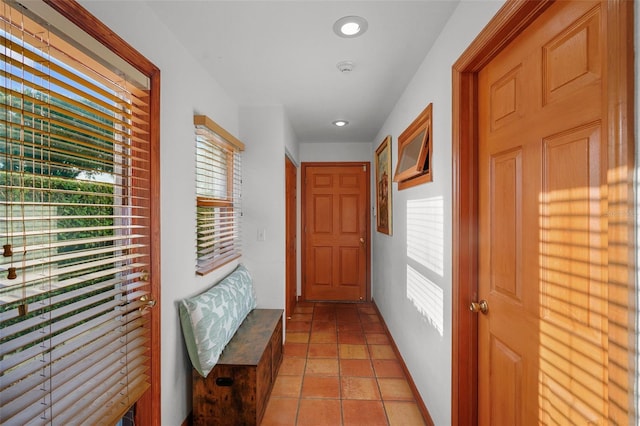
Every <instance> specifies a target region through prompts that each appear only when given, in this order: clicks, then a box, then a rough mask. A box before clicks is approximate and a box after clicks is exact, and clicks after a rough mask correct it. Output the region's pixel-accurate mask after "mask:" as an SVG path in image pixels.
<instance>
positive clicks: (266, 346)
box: [193, 309, 283, 425]
mask: <svg viewBox="0 0 640 426" xmlns="http://www.w3.org/2000/svg"><path fill="white" fill-rule="evenodd" d="M282 314H283V311H282V309H254V310H253V311H251V312H250V313H249V315H247V318H246V319H245V320H244V321H243V323H242V325H241V326H240V328H239V329H238V331H237V332H236V334H235V335H234V336H233V338H232V339H231V341H230V342H229V344H228V345H227V346H226V347H225V349H224V351H223V353H222V355H221V357H220V359H219V361H218V363H217V364H216V366H215V367H214V368H213V370H212V371H211V373H209V375H208V376H207V377H206V378H203V377H202V376H200V374H198V372H197V371H195V369H194V370H193V423H194V425H258V424H260V421H261V420H262V416H263V415H264V411H265V409H266V405H267V401H268V398H269V395H270V394H271V389H272V387H273V382H274V380H275V378H276V376H277V373H278V369H279V368H280V364H281V362H282Z"/></svg>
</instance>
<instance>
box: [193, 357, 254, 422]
mask: <svg viewBox="0 0 640 426" xmlns="http://www.w3.org/2000/svg"><path fill="white" fill-rule="evenodd" d="M256 373H257V371H256V367H255V366H220V365H218V366H216V367H215V368H214V369H213V370H212V371H211V373H209V375H208V376H207V378H206V379H205V378H203V377H202V376H200V375H199V374H198V373H195V374H194V377H193V378H194V380H193V423H194V425H229V426H232V425H239V424H242V425H253V424H257V410H256V408H257V406H256V393H257V386H256V385H257V377H256Z"/></svg>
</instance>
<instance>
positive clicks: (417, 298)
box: [407, 265, 444, 336]
mask: <svg viewBox="0 0 640 426" xmlns="http://www.w3.org/2000/svg"><path fill="white" fill-rule="evenodd" d="M407 298H408V299H409V300H411V302H413V304H414V306H415V307H416V308H417V309H418V312H420V313H421V314H422V315H423V316H424V317H425V319H427V320H428V321H429V323H430V324H431V325H432V326H433V328H435V329H436V331H437V332H438V333H439V334H440V336H444V292H443V290H442V289H441V288H440V287H438V286H437V285H436V284H435V283H433V282H432V281H431V280H429V279H428V278H427V277H425V276H424V275H422V274H421V273H420V272H418V271H416V270H415V269H413V268H412V267H411V266H409V265H407Z"/></svg>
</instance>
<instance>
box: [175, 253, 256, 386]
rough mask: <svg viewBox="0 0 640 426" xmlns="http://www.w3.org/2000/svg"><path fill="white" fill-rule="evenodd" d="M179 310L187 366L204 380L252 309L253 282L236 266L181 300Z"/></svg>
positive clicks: (253, 302) (245, 271)
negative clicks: (201, 291) (209, 284)
mask: <svg viewBox="0 0 640 426" xmlns="http://www.w3.org/2000/svg"><path fill="white" fill-rule="evenodd" d="M179 306H180V322H181V323H182V331H183V334H184V339H185V343H186V345H187V350H188V352H189V357H190V358H191V363H192V364H193V367H194V368H195V369H196V370H197V371H198V373H200V374H201V375H202V376H203V377H207V375H208V374H209V372H210V371H211V370H212V369H213V367H214V366H215V365H216V363H217V362H218V358H219V357H220V354H221V353H222V350H223V349H224V347H225V346H226V345H227V343H229V340H231V338H232V337H233V335H234V334H235V332H236V330H237V329H238V327H240V324H241V323H242V321H244V319H245V317H246V316H247V314H248V313H249V312H250V311H251V310H252V309H253V308H255V307H256V297H255V293H254V290H253V280H252V279H251V275H250V274H249V271H247V269H246V268H245V267H244V266H243V265H239V266H238V267H237V268H236V269H235V270H234V271H233V272H232V273H231V274H229V275H227V276H226V277H225V278H223V279H222V280H221V281H220V282H219V283H218V284H216V285H214V286H213V287H211V288H210V289H209V290H207V291H205V292H204V293H201V294H199V295H197V296H194V297H190V298H188V299H184V300H182V301H181V302H180V304H179Z"/></svg>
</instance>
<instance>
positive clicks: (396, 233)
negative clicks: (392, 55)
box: [370, 1, 502, 425]
mask: <svg viewBox="0 0 640 426" xmlns="http://www.w3.org/2000/svg"><path fill="white" fill-rule="evenodd" d="M501 5H502V1H462V2H460V4H459V5H458V7H457V9H456V10H455V12H454V13H453V15H452V16H451V18H450V20H449V22H448V23H447V25H446V26H445V27H444V29H443V31H442V33H441V34H440V37H439V38H438V41H437V42H436V44H435V45H434V47H433V48H432V49H431V51H430V52H429V53H428V55H427V57H426V58H425V60H424V62H423V63H422V66H421V68H420V69H419V70H418V72H417V73H416V75H415V76H414V78H413V80H412V81H411V83H410V84H409V85H408V87H407V88H406V90H405V93H404V95H403V96H402V97H401V99H400V100H399V101H398V102H397V104H396V105H395V107H394V109H393V111H392V113H391V114H390V115H389V117H388V118H387V121H386V122H385V123H384V125H383V126H382V128H381V130H380V132H379V133H378V137H377V138H376V141H378V143H379V142H380V141H382V139H383V138H384V136H386V135H392V136H393V149H392V158H393V160H392V162H394V164H393V168H394V169H395V161H396V159H397V149H398V144H397V142H398V141H397V136H398V135H399V134H400V133H402V131H404V129H405V128H406V127H407V126H408V125H409V124H410V123H411V122H412V121H413V120H414V118H415V117H416V116H417V115H418V114H419V113H420V112H421V111H422V110H423V109H424V108H425V107H426V106H427V105H428V104H429V103H430V102H432V103H433V164H432V167H433V176H434V180H433V182H431V183H427V184H423V185H419V186H417V187H413V188H410V189H407V190H403V191H398V187H397V185H396V184H394V185H393V195H392V196H393V235H392V236H391V237H390V236H387V235H384V234H380V233H377V232H373V255H372V280H373V281H372V287H373V298H374V301H375V302H376V304H377V305H378V307H379V309H380V311H381V313H382V315H383V317H384V320H385V322H386V323H387V326H388V327H389V330H390V331H391V333H392V335H393V339H394V340H395V342H396V344H397V346H398V348H399V349H400V352H401V353H402V357H403V358H404V360H405V362H406V364H407V366H408V368H409V370H410V372H411V376H412V377H413V380H414V381H415V383H416V386H417V387H418V390H419V391H420V394H421V396H422V398H423V400H424V402H425V404H426V406H427V407H428V409H429V412H430V414H431V416H432V418H433V421H434V422H435V424H437V425H446V424H450V423H451V303H452V291H451V282H452V277H451V262H452V255H451V238H452V232H451V197H452V193H451V172H452V169H451V155H452V153H451V137H452V135H451V123H452V120H451V108H452V93H451V67H452V65H453V63H454V62H455V61H456V60H457V59H458V58H459V57H460V55H461V54H462V52H463V51H464V49H465V48H466V47H467V46H468V45H469V44H470V43H471V42H472V41H473V39H474V38H475V37H476V35H477V34H478V33H479V32H480V31H481V30H482V28H483V27H484V26H485V25H486V24H487V23H488V22H489V20H490V19H491V17H493V15H494V14H495V13H496V12H497V10H498V9H499V8H500V6H501ZM378 143H374V144H373V145H375V146H372V149H371V153H370V159H373V155H374V150H375V148H376V147H377V145H378ZM374 187H375V186H374ZM372 199H373V198H372ZM416 218H420V220H416Z"/></svg>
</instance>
